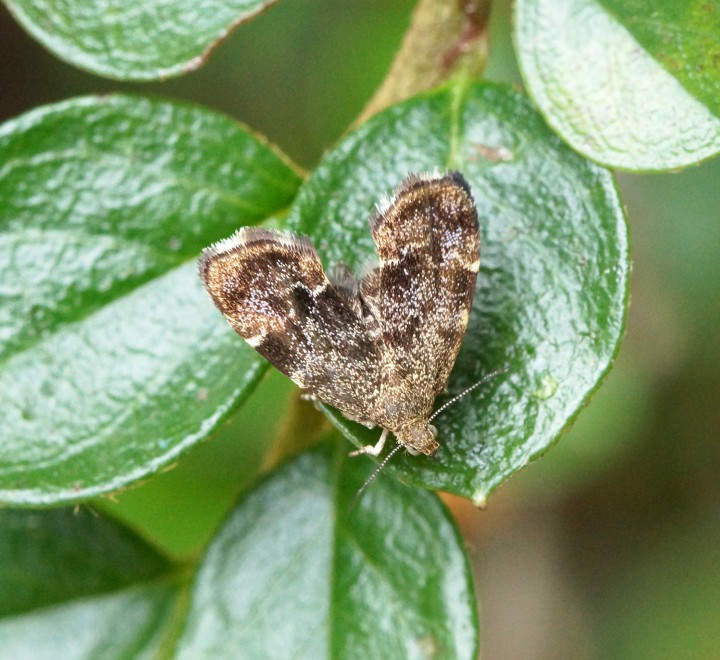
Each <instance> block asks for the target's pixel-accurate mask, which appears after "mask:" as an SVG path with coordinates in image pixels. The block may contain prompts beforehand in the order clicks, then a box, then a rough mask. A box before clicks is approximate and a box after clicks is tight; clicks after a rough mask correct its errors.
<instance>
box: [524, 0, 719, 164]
mask: <svg viewBox="0 0 720 660" xmlns="http://www.w3.org/2000/svg"><path fill="white" fill-rule="evenodd" d="M603 5H605V6H603ZM605 7H608V8H610V9H611V10H612V12H613V13H609V12H608V11H607V9H606V8H605ZM718 11H719V10H718V7H717V3H708V2H704V1H703V0H692V1H691V2H675V1H674V0H667V1H663V2H660V3H657V2H652V3H651V2H648V1H646V0H567V1H565V2H555V1H554V0H518V2H517V3H516V5H515V38H516V44H517V53H518V59H519V63H520V68H521V70H522V72H523V76H524V78H525V83H526V85H527V87H528V91H529V93H530V95H531V96H532V97H533V99H534V100H535V102H536V103H537V105H538V107H539V108H540V111H541V112H542V113H543V115H544V116H545V118H546V119H547V121H548V123H549V124H550V125H551V126H552V127H553V128H554V129H555V130H556V131H557V132H558V133H559V134H560V135H561V136H562V138H563V139H564V140H566V141H567V142H568V143H569V144H570V145H571V146H572V147H573V148H574V149H577V151H579V152H580V153H582V154H584V155H585V156H587V157H588V158H591V159H593V160H596V161H598V162H600V163H603V164H605V165H608V166H610V167H615V168H619V169H626V170H633V171H646V170H669V169H675V168H678V167H682V166H686V165H690V164H692V163H697V162H699V161H701V160H704V159H707V158H710V157H711V156H714V155H716V154H717V153H718V152H720V117H718V115H717V113H718V103H719V102H718V99H719V98H720V88H719V86H718V76H720V66H719V65H718V63H717V61H715V60H717V57H718V40H717V29H715V30H713V27H712V26H713V25H714V24H717V22H718V15H719V14H718ZM703 17H704V18H703ZM676 19H677V22H676ZM713 53H714V55H713ZM712 58H715V60H713V59H712Z"/></svg>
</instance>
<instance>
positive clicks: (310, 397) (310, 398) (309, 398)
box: [300, 393, 318, 401]
mask: <svg viewBox="0 0 720 660" xmlns="http://www.w3.org/2000/svg"><path fill="white" fill-rule="evenodd" d="M300 398H301V399H302V400H303V401H317V400H318V398H317V397H316V396H315V395H314V394H307V393H305V394H301V395H300Z"/></svg>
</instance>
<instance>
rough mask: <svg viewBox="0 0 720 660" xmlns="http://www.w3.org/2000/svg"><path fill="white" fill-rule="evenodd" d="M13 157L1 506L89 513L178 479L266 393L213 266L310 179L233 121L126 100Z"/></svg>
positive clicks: (33, 128)
mask: <svg viewBox="0 0 720 660" xmlns="http://www.w3.org/2000/svg"><path fill="white" fill-rule="evenodd" d="M0 154H1V155H2V156H1V157H2V161H0V282H1V284H0V391H1V392H3V396H2V398H0V419H2V420H3V442H2V445H0V501H2V502H10V503H46V504H47V503H57V502H63V501H77V500H80V499H83V498H86V497H89V496H92V495H95V494H98V493H101V492H107V491H109V490H114V489H117V488H119V487H120V486H122V485H123V484H126V483H128V482H129V481H131V480H134V479H138V478H140V477H142V476H144V475H147V474H149V473H152V472H153V471H155V470H157V469H159V468H160V467H162V466H163V465H166V464H167V463H168V462H169V461H171V460H172V459H173V458H174V457H175V456H177V454H178V453H179V452H181V451H182V450H183V449H184V448H186V447H188V446H190V445H192V444H193V443H195V442H197V441H199V440H200V439H202V438H205V437H207V435H208V434H209V433H210V432H211V431H212V430H213V429H214V428H215V427H216V426H217V424H218V423H219V422H220V421H221V420H222V419H223V418H224V417H225V416H226V415H227V414H228V413H229V411H230V410H231V409H233V408H234V407H236V406H237V404H238V403H239V401H240V400H241V398H242V397H243V396H245V395H246V394H247V393H248V392H249V391H250V389H251V388H252V387H253V386H254V384H255V383H256V382H257V380H258V378H259V377H260V375H261V374H262V371H263V369H264V366H263V365H264V363H263V361H262V360H261V359H260V358H259V357H258V356H257V354H256V353H255V352H254V351H253V350H251V349H250V348H249V347H245V346H244V345H243V342H242V341H241V340H240V339H239V338H238V337H237V336H236V335H235V334H234V333H233V332H232V331H231V330H230V329H229V328H228V327H226V324H225V323H223V322H222V319H221V317H220V316H219V315H218V313H217V311H216V310H215V309H214V308H213V306H212V304H211V303H210V301H209V299H208V297H207V295H206V294H205V292H204V291H203V290H202V287H201V285H200V284H199V282H198V278H197V277H196V275H195V258H196V256H197V254H198V252H199V251H200V249H201V248H202V247H204V246H206V245H208V244H209V243H211V242H212V241H215V240H217V239H219V238H222V237H224V236H226V235H228V234H230V233H231V232H232V231H233V230H234V229H236V228H237V227H238V226H239V225H243V224H253V223H256V222H258V221H260V220H261V219H263V218H265V217H267V216H268V215H269V214H271V213H274V212H276V211H278V210H281V209H282V208H284V207H285V206H286V205H287V204H288V202H289V201H290V200H291V199H292V197H293V195H294V194H295V190H296V188H297V186H298V185H299V177H298V175H297V174H296V173H295V172H294V171H293V169H291V167H289V165H288V164H287V163H286V162H284V161H283V160H282V159H281V158H280V157H279V156H278V155H277V154H276V153H275V152H273V151H272V150H271V149H270V148H269V147H268V146H267V145H265V144H263V143H262V142H260V141H259V140H258V139H257V138H255V137H253V136H252V135H250V134H249V133H248V132H247V130H245V129H244V128H242V127H241V126H238V125H237V124H235V123H233V122H232V121H230V120H228V119H226V118H224V117H222V116H219V115H217V114H215V113H212V112H209V111H207V110H201V109H199V108H194V107H191V106H185V105H181V104H173V103H166V102H160V101H153V100H148V99H141V98H131V97H121V96H114V97H98V98H81V99H75V100H72V101H69V102H66V103H62V104H59V105H55V106H49V107H46V108H41V109H40V110H38V111H35V112H31V113H29V114H27V115H25V116H22V117H20V118H19V119H17V120H14V121H12V122H8V123H7V124H5V125H4V126H3V127H2V128H0Z"/></svg>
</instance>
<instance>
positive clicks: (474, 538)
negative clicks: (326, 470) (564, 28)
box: [0, 0, 720, 659]
mask: <svg viewBox="0 0 720 660" xmlns="http://www.w3.org/2000/svg"><path fill="white" fill-rule="evenodd" d="M412 4H413V3H411V2H409V1H408V0H402V1H400V0H396V1H394V2H388V1H376V2H360V1H351V2H343V3H334V2H330V1H328V0H318V1H317V2H313V3H302V2H299V1H297V0H286V1H285V2H281V3H279V4H278V5H277V6H275V7H273V8H271V9H270V10H269V11H267V12H266V13H265V14H263V15H261V16H259V17H257V18H256V19H254V20H252V21H250V22H249V23H248V24H247V25H245V26H243V27H242V28H241V29H240V30H239V31H238V32H237V33H236V34H235V35H234V36H233V37H232V38H231V39H229V40H228V41H227V42H226V43H223V44H222V45H221V46H220V47H219V48H218V49H217V52H215V53H214V55H213V57H211V58H210V60H209V62H208V63H207V65H206V66H205V67H203V68H202V69H200V70H199V71H198V72H196V73H193V74H191V75H189V76H186V77H182V78H177V79H173V80H169V81H167V82H165V83H162V84H158V83H153V84H149V85H143V86H138V85H130V84H123V83H116V82H109V81H103V80H102V79H100V78H97V77H93V76H89V75H86V74H83V73H81V72H79V71H78V70H77V69H73V68H71V67H69V66H67V65H64V64H63V63H62V62H60V61H58V60H57V59H55V58H54V57H52V56H50V55H49V54H47V53H46V52H45V51H44V50H43V49H42V48H41V47H40V46H39V45H37V44H36V43H35V42H33V41H32V40H30V39H29V38H28V37H27V36H26V35H25V34H24V33H23V32H22V31H21V30H20V28H19V27H18V26H17V25H16V24H15V23H14V22H13V21H12V19H11V18H10V17H9V15H8V14H7V13H2V14H0V43H2V44H3V52H4V53H6V58H5V67H4V69H3V72H2V74H1V75H2V77H1V78H0V115H1V117H0V118H2V119H6V118H9V117H12V116H14V115H16V114H18V113H20V112H24V111H26V110H28V109H30V108H33V107H35V106H37V105H40V104H44V103H48V102H51V101H57V100H62V99H65V98H68V97H71V96H75V95H78V94H83V93H89V92H103V91H111V90H112V91H116V90H122V91H133V92H140V93H143V94H146V93H157V94H161V95H163V96H167V97H173V98H180V99H188V100H193V101H197V102H200V103H202V104H203V105H205V106H208V107H210V108H214V109H219V110H222V111H224V112H226V113H228V114H229V115H231V116H233V117H235V118H238V119H240V120H242V121H243V122H244V123H246V124H247V125H249V126H251V127H252V128H253V129H254V130H256V131H258V132H259V133H262V134H264V135H265V136H267V137H268V138H269V139H270V140H271V141H273V142H274V143H276V144H278V145H280V146H281V148H282V149H283V151H285V153H287V154H288V155H289V156H291V157H292V158H293V159H294V160H295V162H297V163H299V164H301V165H303V166H307V167H312V166H314V165H315V164H316V163H317V161H318V160H319V158H320V156H321V154H322V153H323V152H324V151H325V150H326V149H327V148H329V147H330V146H331V145H332V144H334V143H335V142H337V140H338V139H339V138H340V136H341V134H342V132H343V131H344V130H345V128H346V127H347V126H348V124H349V123H350V122H351V121H352V120H353V119H354V118H355V117H356V116H357V114H358V113H359V112H360V110H361V109H362V107H363V105H364V103H365V101H366V100H367V98H368V97H369V96H370V95H371V94H372V92H373V90H374V89H375V88H376V87H377V85H378V84H379V82H380V81H381V80H382V78H383V76H384V74H385V72H386V69H387V65H388V63H389V62H390V61H391V59H392V55H393V53H394V52H395V50H396V48H397V46H398V44H399V41H400V38H401V36H402V33H403V31H404V29H405V27H406V24H407V20H408V17H409V14H410V10H411V8H412ZM606 4H607V5H608V6H613V5H615V4H617V3H611V2H607V3H606ZM490 34H491V46H490V61H489V64H488V68H487V70H486V74H485V75H486V77H488V78H490V79H491V80H498V81H504V82H512V83H517V84H520V77H519V74H518V70H517V66H516V63H515V60H514V57H513V49H512V44H511V38H510V9H509V6H508V4H507V3H504V2H496V3H494V11H493V14H492V17H491V25H490ZM714 98H717V97H714ZM618 179H619V185H620V189H621V193H622V197H623V200H624V202H625V204H626V205H627V212H628V217H629V223H630V228H631V237H632V245H633V264H634V265H633V277H632V289H631V310H630V316H629V325H628V333H627V336H626V338H625V340H624V343H623V346H622V349H621V352H620V354H619V357H618V360H617V362H616V365H615V367H614V369H613V370H612V372H611V373H610V375H609V376H608V379H607V382H606V383H605V385H604V386H603V387H602V388H601V389H600V390H599V391H598V393H597V395H596V396H595V397H594V399H593V401H592V403H591V405H589V406H588V408H587V409H586V410H584V411H583V412H582V414H581V415H580V416H579V418H578V420H577V422H576V423H575V425H574V427H573V428H572V430H571V431H570V432H569V433H568V434H567V435H566V436H565V437H564V438H563V439H562V440H561V442H560V443H559V444H558V445H557V446H556V447H555V448H553V449H552V450H551V451H550V452H549V453H548V454H547V456H545V457H544V458H543V459H542V460H540V461H537V462H536V463H534V464H532V465H530V466H529V467H527V468H526V469H524V470H523V471H521V472H520V473H519V474H518V475H516V476H515V477H513V478H512V479H511V480H510V481H509V482H508V483H507V484H506V485H505V486H504V487H503V488H502V489H500V490H499V491H498V492H497V493H496V494H494V495H493V496H492V497H491V498H490V501H489V505H488V508H487V510H485V511H477V510H475V509H473V508H472V507H470V506H469V505H468V503H467V502H466V501H463V500H459V499H454V498H451V499H449V500H448V502H449V504H450V506H451V507H452V510H453V512H454V513H455V515H456V518H457V519H458V521H459V524H460V528H461V531H462V533H463V536H464V539H465V541H466V543H467V544H468V545H469V547H470V549H471V550H470V554H471V558H472V562H473V569H474V574H475V581H476V587H477V590H478V592H479V594H480V599H481V603H482V613H483V617H482V630H483V657H484V658H486V659H488V658H507V657H523V658H547V657H588V658H594V657H628V658H631V657H632V658H634V657H642V658H647V657H673V658H680V657H687V658H699V657H712V654H713V652H714V651H716V649H717V648H718V647H719V646H720V629H719V628H718V626H717V625H716V622H717V620H718V619H720V579H719V578H718V572H717V557H718V550H717V548H718V547H719V545H718V542H719V541H720V516H718V515H717V511H718V505H719V504H720V449H719V448H720V443H718V428H720V412H719V411H720V407H718V405H717V403H718V401H719V400H720V343H719V342H718V330H719V329H720V314H719V313H718V310H720V259H718V251H717V246H718V245H720V186H719V185H718V183H719V182H720V162H718V160H715V161H709V162H707V163H705V164H703V165H700V166H697V167H693V168H690V169H687V170H685V171H683V172H680V173H676V174H656V175H652V176H651V175H631V174H625V175H620V176H619V177H618ZM291 392H292V386H291V385H290V384H289V383H287V381H286V380H285V379H283V378H282V377H280V376H278V375H277V374H276V373H270V374H269V375H268V376H267V378H265V379H264V380H263V381H262V383H261V384H260V386H259V388H258V389H257V391H256V392H255V393H254V395H253V396H252V397H251V398H250V399H249V400H248V402H247V403H246V404H245V405H244V406H243V407H242V408H241V409H240V411H239V412H238V413H237V414H236V415H234V416H233V417H232V418H231V419H230V420H229V421H228V423H227V426H225V427H224V428H223V429H222V430H221V432H220V433H219V434H218V435H216V436H215V437H214V438H213V440H212V441H211V442H208V443H204V444H201V445H199V446H196V447H194V448H193V449H191V450H190V451H189V452H188V453H186V454H185V455H184V456H183V457H182V460H181V462H180V463H179V464H178V465H177V466H176V467H175V468H174V469H172V470H170V471H168V472H166V473H165V474H161V475H159V476H156V477H154V478H152V479H151V480H148V481H147V482H146V483H144V484H140V485H138V486H136V487H133V488H131V489H129V490H127V491H125V492H123V493H121V494H119V495H118V496H117V497H116V498H115V500H113V501H110V500H107V499H98V500H97V501H95V502H94V503H93V507H94V508H96V509H98V510H100V511H102V512H104V513H107V514H109V515H110V516H112V517H115V518H116V519H119V520H123V521H125V522H127V523H128V524H129V525H130V526H131V527H133V528H135V529H137V530H140V532H141V534H142V535H143V536H144V537H145V538H147V539H148V540H149V541H150V542H151V543H152V544H153V545H155V546H157V547H158V548H160V549H161V550H162V551H163V552H166V553H168V554H169V555H170V556H171V557H173V558H175V559H177V560H179V561H181V562H182V561H184V560H192V559H193V558H194V557H196V556H197V553H198V552H199V551H200V549H201V548H202V547H203V545H204V544H205V543H206V542H207V541H208V540H209V539H210V538H211V537H212V535H213V534H214V533H215V531H216V529H217V527H218V525H219V524H220V523H221V521H222V520H223V519H225V517H226V515H227V514H228V513H229V511H230V510H231V509H232V508H233V505H234V502H235V500H236V498H237V496H238V495H239V494H240V493H241V492H243V491H244V490H245V489H246V488H247V487H248V485H249V484H250V480H251V479H252V478H253V476H254V475H255V473H256V471H257V469H258V467H259V465H260V464H261V462H262V461H263V456H264V447H266V446H267V444H268V443H270V442H272V441H273V439H274V438H276V437H277V435H278V433H280V434H282V428H281V422H280V419H279V417H280V415H279V414H278V411H279V410H281V409H284V408H285V406H286V403H285V402H286V401H288V400H289V399H290V396H291ZM239 435H241V436H243V437H244V438H247V439H248V440H249V441H248V442H244V443H243V445H242V447H241V448H240V447H239V445H238V443H237V442H236V438H237V437H238V436H239ZM318 460H319V459H318ZM280 522H281V521H280ZM5 524H6V525H7V526H6V527H5V529H11V527H12V526H11V522H7V520H6V523H5ZM113 533H115V532H113ZM6 536H7V535H6ZM0 543H1V541H0ZM98 551H100V550H99V549H98ZM133 552H135V550H133ZM137 552H140V553H142V552H146V551H145V550H138V551H137ZM149 564H150V565H152V566H153V571H155V572H154V573H153V575H158V576H160V577H159V578H158V580H157V583H156V584H154V586H153V587H152V593H151V594H150V595H149V596H148V598H150V599H152V600H153V602H155V603H158V606H157V607H156V608H155V609H154V610H153V612H154V613H155V615H156V616H158V617H167V618H168V619H170V618H172V616H173V610H172V602H171V598H170V596H169V595H168V592H167V589H168V587H167V586H166V584H167V583H168V582H169V583H171V584H184V580H185V576H184V575H182V574H181V573H180V574H176V573H172V574H171V575H170V574H169V573H168V571H169V569H168V568H167V566H165V565H164V564H163V560H162V558H160V557H154V556H153V557H152V558H151V559H150V560H147V558H145V559H144V560H143V565H144V566H147V565H149ZM98 570H100V569H98ZM173 570H174V569H173ZM134 577H135V578H137V575H135V576H134ZM143 577H146V576H143ZM113 579H115V578H113ZM123 579H124V578H123V577H122V576H120V577H117V580H118V584H122V583H123ZM128 579H129V578H128ZM128 598H129V599H131V596H128ZM57 599H58V600H61V599H62V592H61V590H58V591H57ZM78 605H79V604H78ZM22 606H23V604H22V603H19V604H17V605H16V607H17V609H18V610H19V609H21V608H22ZM113 607H115V608H118V607H120V605H119V604H118V603H114V604H113ZM120 611H122V612H135V613H136V615H137V612H138V610H137V607H136V608H133V607H132V602H130V601H129V602H128V604H127V609H124V610H117V609H116V610H108V613H107V615H106V616H118V615H119V614H118V612H120ZM158 613H159V614H158ZM83 616H85V615H83ZM88 616H89V614H88ZM75 620H77V621H80V620H85V619H82V618H81V617H80V616H76V618H75ZM0 634H2V633H1V632H0ZM148 635H149V633H148ZM121 641H122V640H119V642H118V643H120V642H121ZM48 643H49V644H50V642H48ZM158 644H159V642H158ZM148 647H149V648H152V644H149V645H148ZM48 648H50V649H51V648H52V646H51V645H50V646H48ZM121 651H122V648H121ZM126 652H129V651H127V649H126Z"/></svg>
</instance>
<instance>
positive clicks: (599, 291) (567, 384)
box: [289, 84, 628, 504]
mask: <svg viewBox="0 0 720 660" xmlns="http://www.w3.org/2000/svg"><path fill="white" fill-rule="evenodd" d="M434 169H439V170H445V169H458V170H460V171H461V172H462V173H463V174H464V175H465V177H466V178H467V179H468V181H469V182H470V184H471V187H472V190H473V194H474V197H475V201H476V205H477V209H478V214H479V218H480V236H481V241H482V248H481V270H480V275H479V279H478V288H477V292H476V295H475V302H474V307H473V314H472V315H471V318H470V323H469V327H468V331H467V334H466V337H465V341H464V344H463V349H462V351H461V353H460V355H459V357H458V360H457V364H456V366H455V370H454V372H453V374H452V375H451V377H450V382H449V385H448V390H449V393H448V397H446V398H449V397H450V396H452V395H454V394H457V393H458V392H460V391H462V390H463V389H464V388H465V387H467V386H469V385H471V384H473V383H475V382H477V381H478V380H479V379H480V378H481V377H482V376H483V375H485V374H487V373H489V372H491V371H495V370H498V369H502V368H504V367H508V372H507V373H505V374H502V375H500V376H498V377H496V378H495V379H494V380H492V381H491V382H488V383H486V384H485V385H483V386H482V387H481V388H479V389H477V390H475V391H474V392H472V393H471V394H469V395H468V396H466V397H465V398H464V399H462V400H460V401H459V402H457V403H456V404H455V405H454V406H452V407H451V408H449V409H448V410H447V411H446V412H443V413H442V415H440V416H439V417H438V418H437V420H436V421H437V426H438V429H439V436H438V440H439V441H440V443H441V448H440V450H439V451H438V453H437V454H436V455H435V456H433V457H425V456H409V455H403V456H399V457H398V458H396V459H393V461H391V463H390V464H389V465H388V469H390V470H394V471H396V472H397V473H399V474H400V475H402V477H403V479H405V480H407V481H410V482H412V483H415V484H418V485H423V486H425V487H428V488H432V489H439V490H445V491H449V492H453V493H457V494H460V495H465V496H467V497H471V498H472V499H473V501H475V502H476V503H477V504H483V503H484V501H485V499H486V498H487V496H488V494H489V493H490V492H491V491H492V490H494V489H495V488H497V486H498V485H499V484H501V483H502V482H503V481H504V480H505V479H507V478H508V477H509V476H510V475H512V474H513V473H514V472H516V471H517V470H519V469H520V468H521V467H522V466H523V465H525V464H526V463H527V462H528V461H530V460H531V459H533V458H535V457H537V456H538V455H540V454H541V453H542V452H543V451H545V450H546V449H547V448H548V447H549V446H550V445H552V444H553V443H554V442H555V441H556V440H557V438H558V437H559V436H560V434H561V433H562V432H563V430H564V429H565V428H567V426H568V425H569V424H570V422H571V420H572V419H573V417H574V416H575V415H576V414H577V412H578V411H579V409H580V408H581V407H582V406H583V405H584V404H585V403H586V402H587V400H588V398H589V396H590V394H591V393H592V392H593V390H595V388H596V387H597V386H598V383H599V382H600V380H601V379H602V377H603V375H604V374H605V373H606V372H607V370H608V368H609V367H610V364H611V362H612V360H613V357H614V355H615V353H616V351H617V348H618V343H619V341H620V337H621V335H622V332H623V328H624V323H625V308H626V304H627V284H628V242H627V227H626V224H625V219H624V216H623V212H622V207H621V204H620V200H619V199H618V194H617V190H616V188H615V184H614V181H613V178H612V176H611V174H610V173H609V172H608V171H607V170H605V169H603V168H601V167H598V166H596V165H593V164H591V163H589V162H588V161H586V160H584V159H583V158H581V157H579V156H577V155H576V154H575V153H573V152H572V151H571V150H570V149H568V148H567V147H565V146H564V145H563V144H562V143H561V142H560V141H559V140H558V139H557V138H556V137H555V136H554V135H553V134H552V133H551V132H550V131H549V130H548V128H547V127H546V125H545V124H544V123H543V121H542V119H541V118H540V117H539V116H538V114H537V113H536V112H535V111H534V110H533V108H532V107H531V105H530V103H529V102H528V100H527V99H526V98H525V97H524V96H523V95H521V94H519V93H517V92H514V91H512V90H510V89H509V88H505V87H501V86H496V85H490V84H478V85H472V86H468V87H464V86H462V85H455V86H453V87H451V88H447V89H441V90H439V91H437V92H435V93H432V94H429V95H427V96H420V97H416V98H414V99H411V100H409V101H407V102H405V103H403V104H401V105H397V106H394V107H392V108H390V109H389V110H387V111H385V112H383V113H382V114H380V115H377V116H376V117H375V118H373V119H372V120H370V121H369V122H368V123H366V124H365V125H363V126H362V127H360V129H359V130H357V131H356V132H355V133H353V134H352V135H350V136H349V137H348V138H347V139H346V140H345V141H344V142H343V143H342V144H340V145H339V146H338V147H337V148H336V149H335V150H334V151H333V152H331V153H330V154H328V156H327V157H326V158H325V160H324V161H323V163H322V164H321V165H320V166H319V167H318V168H317V170H316V171H315V172H314V173H313V175H312V177H311V178H310V180H309V181H308V182H307V183H306V184H305V186H304V187H303V188H302V190H301V192H300V194H299V195H298V198H297V200H296V202H295V204H294V205H293V209H292V211H291V215H290V217H289V223H290V224H291V226H293V227H294V228H295V229H296V230H298V231H300V232H302V233H307V234H309V235H310V236H311V237H312V238H313V242H314V243H315V245H316V246H317V248H318V250H319V252H320V254H321V255H322V257H323V258H325V259H327V261H328V262H330V263H332V262H338V261H343V262H345V263H347V264H348V265H350V266H351V267H355V268H356V269H357V268H358V267H359V266H361V265H363V264H367V263H368V262H371V261H372V260H373V259H376V255H375V250H374V246H373V244H372V240H371V237H370V233H369V231H368V225H367V219H368V216H369V215H370V214H371V209H372V206H373V204H374V203H376V202H377V201H378V200H379V199H380V198H381V195H382V194H384V193H388V192H389V191H390V190H391V189H392V188H393V187H394V186H396V185H397V184H398V183H400V181H401V180H402V179H403V178H404V177H405V176H406V175H407V173H408V172H424V171H432V170H434ZM408 350H413V347H411V346H409V347H408ZM364 386H365V385H364V384H360V385H359V387H360V388H361V389H360V391H362V387H364ZM442 400H443V399H440V400H438V402H437V405H439V404H440V403H441V402H442ZM331 419H332V420H333V421H334V423H335V424H336V425H337V426H338V427H339V428H340V429H341V430H342V431H343V432H344V433H345V434H346V435H347V436H348V437H349V438H351V439H352V441H353V442H354V443H355V444H357V445H359V446H360V445H364V444H368V443H369V442H373V443H374V442H375V441H376V440H377V437H378V433H379V431H378V430H373V431H370V430H368V429H366V428H364V427H362V426H360V425H359V424H355V423H353V422H349V421H348V420H346V419H344V418H343V417H342V416H341V415H340V414H339V413H331ZM390 444H392V443H390Z"/></svg>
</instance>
